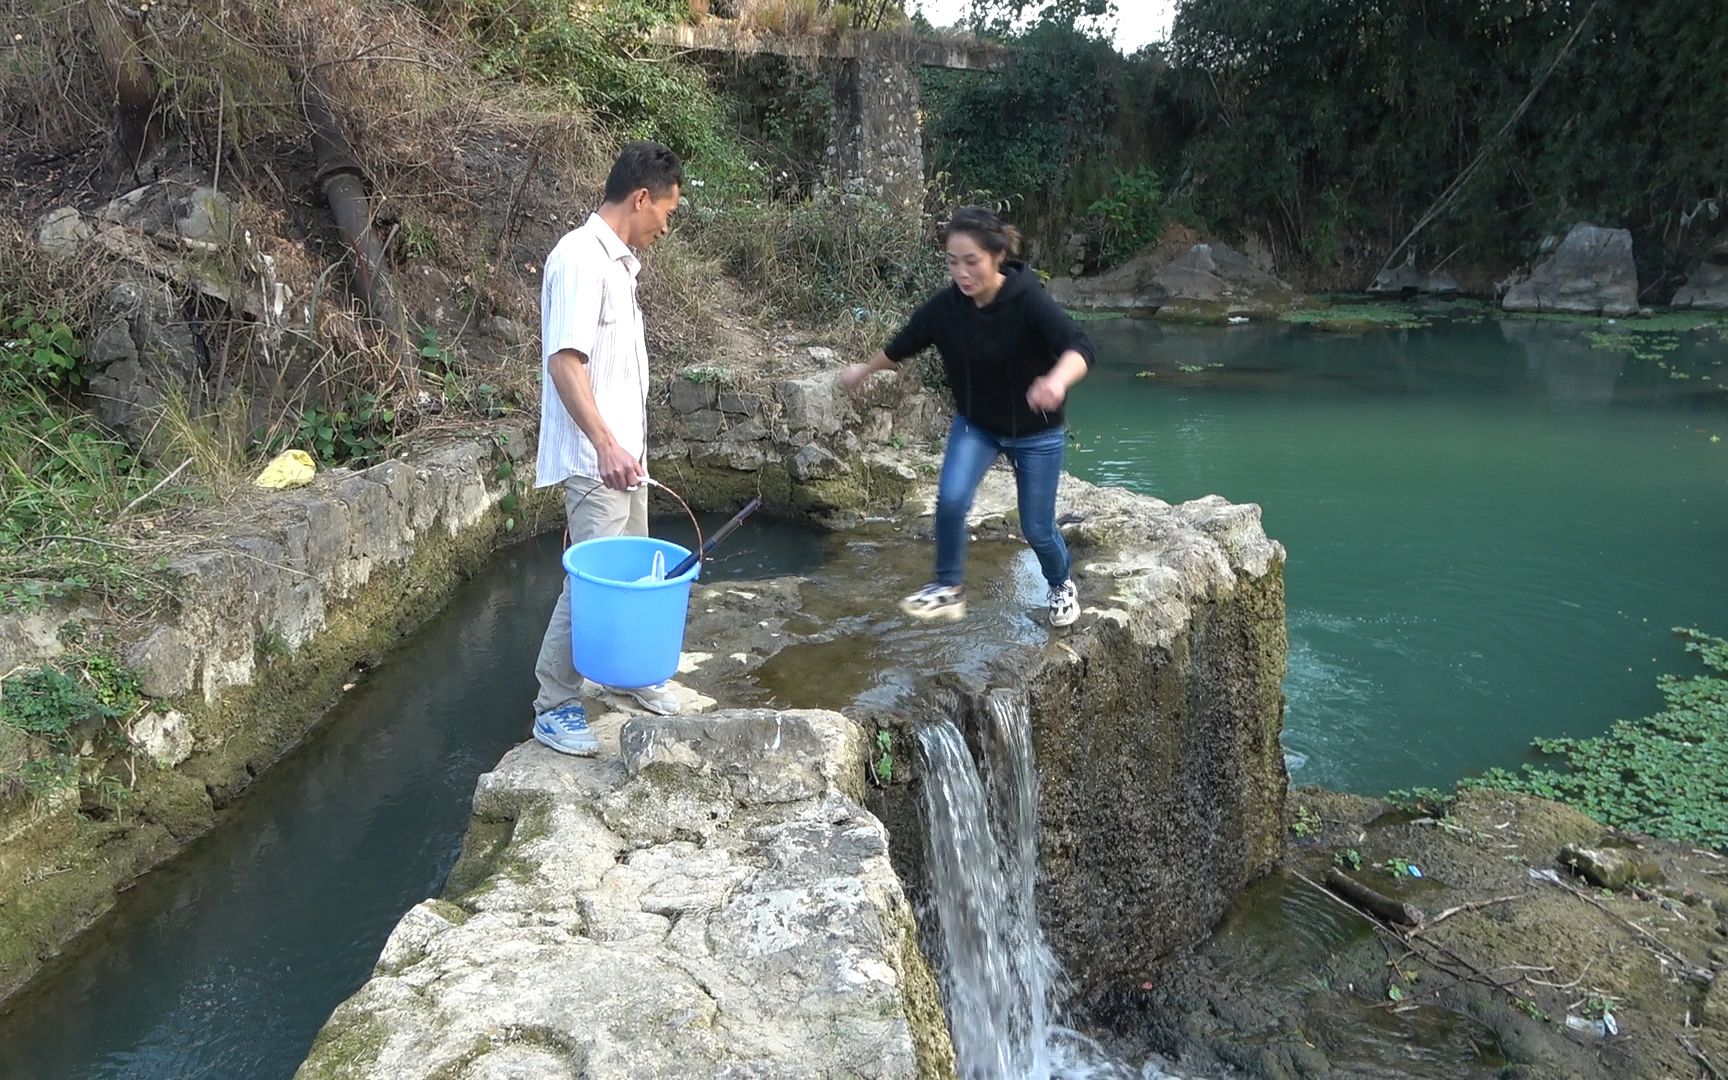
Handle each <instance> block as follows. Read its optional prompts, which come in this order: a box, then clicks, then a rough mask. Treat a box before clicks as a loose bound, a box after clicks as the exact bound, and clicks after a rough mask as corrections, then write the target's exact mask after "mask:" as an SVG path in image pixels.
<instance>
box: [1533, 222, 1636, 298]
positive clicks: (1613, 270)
mask: <svg viewBox="0 0 1728 1080" xmlns="http://www.w3.org/2000/svg"><path fill="white" fill-rule="evenodd" d="M1500 306H1501V307H1503V308H1505V309H1506V310H1507V311H1536V312H1560V313H1565V314H1573V315H1611V316H1615V317H1621V316H1626V315H1631V314H1633V313H1635V312H1636V311H1637V310H1638V267H1637V265H1636V264H1635V263H1634V262H1633V260H1632V234H1631V232H1629V231H1628V230H1626V229H1605V228H1602V227H1601V226H1599V225H1590V224H1586V223H1584V222H1579V223H1578V224H1576V225H1574V226H1572V230H1571V231H1570V232H1568V233H1567V234H1566V239H1564V240H1562V241H1561V242H1560V244H1559V246H1557V247H1556V248H1555V249H1554V252H1553V254H1551V255H1550V256H1549V257H1548V258H1546V259H1545V260H1543V261H1542V262H1540V263H1538V264H1537V265H1536V268H1535V269H1534V270H1532V271H1530V272H1529V273H1528V274H1526V275H1524V276H1523V277H1522V278H1520V279H1518V280H1516V281H1514V282H1513V283H1512V284H1511V285H1510V286H1509V287H1508V288H1507V290H1506V295H1505V297H1504V298H1502V300H1501V302H1500Z"/></svg>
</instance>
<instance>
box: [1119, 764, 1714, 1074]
mask: <svg viewBox="0 0 1728 1080" xmlns="http://www.w3.org/2000/svg"><path fill="white" fill-rule="evenodd" d="M1290 804H1291V809H1292V826H1293V832H1294V833H1299V834H1301V835H1300V836H1298V837H1297V838H1296V839H1294V840H1293V842H1292V850H1291V854H1290V858H1289V860H1288V862H1287V864H1286V865H1285V867H1283V868H1282V869H1281V870H1280V872H1278V873H1277V874H1274V875H1273V876H1271V877H1268V878H1266V879H1264V880H1262V881H1261V882H1259V883H1257V884H1255V885H1254V886H1251V887H1250V888H1249V890H1248V891H1247V892H1245V893H1244V894H1243V896H1242V897H1241V899H1240V900H1238V901H1237V902H1236V903H1235V904H1234V905H1232V907H1231V910H1230V912H1229V914H1228V915H1227V916H1226V917H1225V918H1224V920H1223V921H1222V922H1221V923H1220V925H1219V928H1218V932H1217V933H1216V934H1215V935H1214V936H1213V937H1212V938H1211V939H1209V940H1208V941H1207V942H1206V943H1205V944H1203V945H1201V946H1200V947H1199V948H1197V949H1193V950H1185V951H1184V952H1183V953H1181V954H1180V955H1179V956H1178V957H1177V958H1176V959H1175V960H1174V961H1173V962H1172V963H1170V964H1168V965H1167V966H1166V967H1164V968H1163V969H1162V970H1161V971H1160V972H1158V973H1157V974H1156V975H1154V976H1153V977H1152V978H1151V979H1149V980H1147V981H1146V982H1145V983H1144V984H1143V985H1142V984H1127V985H1124V986H1122V987H1120V988H1119V989H1118V992H1117V993H1116V994H1115V995H1114V997H1113V1000H1112V1002H1111V1008H1110V1010H1109V1012H1108V1016H1109V1019H1110V1021H1111V1024H1112V1026H1113V1027H1114V1028H1115V1029H1116V1030H1118V1031H1137V1032H1139V1033H1140V1035H1141V1038H1140V1040H1139V1042H1138V1044H1137V1045H1139V1046H1141V1047H1150V1048H1155V1049H1158V1050H1161V1051H1163V1052H1165V1053H1167V1054H1169V1055H1171V1056H1172V1057H1173V1058H1174V1059H1175V1060H1176V1061H1177V1062H1178V1067H1179V1068H1180V1069H1181V1071H1182V1072H1184V1073H1193V1074H1198V1075H1208V1076H1210V1075H1220V1074H1224V1075H1246V1076H1253V1077H1275V1078H1286V1077H1313V1076H1364V1077H1367V1076H1400V1077H1412V1078H1421V1080H1443V1078H1444V1080H1452V1078H1472V1077H1482V1078H1487V1077H1507V1076H1516V1077H1520V1078H1533V1080H1534V1078H1543V1080H1547V1078H1554V1080H1560V1078H1592V1080H1594V1078H1603V1080H1606V1078H1608V1077H1616V1078H1620V1077H1628V1078H1649V1080H1655V1078H1657V1077H1664V1078H1668V1077H1682V1076H1697V1075H1707V1074H1705V1073H1704V1072H1703V1071H1702V1069H1703V1067H1702V1065H1701V1064H1700V1057H1699V1055H1700V1054H1701V1055H1703V1056H1704V1057H1705V1058H1707V1059H1708V1060H1710V1061H1712V1062H1715V1061H1720V1060H1722V1058H1723V1057H1724V1055H1728V1010H1724V1009H1723V1007H1722V994H1723V992H1724V991H1723V988H1722V987H1721V986H1720V985H1718V984H1719V983H1720V982H1721V978H1720V976H1721V973H1722V970H1723V965H1724V961H1728V951H1724V949H1723V942H1725V941H1728V937H1725V936H1724V935H1725V934H1728V925H1724V920H1723V914H1724V912H1728V885H1725V884H1724V872H1723V868H1724V865H1725V863H1724V860H1723V859H1722V858H1721V857H1720V856H1719V855H1716V854H1714V853H1711V852H1704V851H1699V850H1695V849H1693V848H1692V847H1691V846H1689V845H1682V844H1667V843H1662V842H1659V841H1649V840H1635V839H1634V838H1629V837H1625V836H1619V835H1616V834H1613V833H1611V832H1609V831H1608V830H1605V829H1604V828H1603V827H1602V826H1601V825H1599V824H1598V823H1596V822H1594V821H1592V820H1590V819H1589V818H1586V817H1584V816H1583V815H1581V814H1579V813H1577V812H1575V811H1573V810H1570V809H1568V808H1566V807H1563V806H1559V805H1556V804H1554V803H1550V802H1546V801H1544V800H1541V799H1533V798H1529V797H1526V796H1518V795H1506V794H1502V793H1499V792H1491V791H1477V792H1465V793H1463V794H1462V795H1460V796H1459V797H1458V798H1456V799H1454V800H1451V801H1449V802H1446V803H1437V804H1434V805H1420V806H1410V805H1403V806H1392V805H1389V804H1388V803H1386V802H1384V801H1382V800H1379V799H1369V798H1363V797H1360V796H1353V795H1340V794H1335V793H1331V792H1324V791H1319V790H1313V789H1304V790H1299V791H1296V792H1293V793H1292V795H1291V800H1290ZM1568 845H1570V846H1572V847H1573V848H1574V849H1575V848H1579V847H1582V848H1595V849H1598V850H1601V849H1604V847H1605V846H1611V847H1618V848H1620V849H1622V850H1626V851H1628V852H1630V853H1631V854H1634V855H1636V856H1637V857H1639V858H1641V859H1646V860H1648V861H1650V862H1651V863H1653V864H1655V866H1656V868H1658V869H1659V870H1660V871H1661V873H1662V876H1664V877H1665V878H1666V879H1667V882H1668V883H1667V884H1666V885H1664V886H1655V887H1650V888H1642V887H1641V888H1636V889H1627V890H1625V891H1621V892H1617V893H1607V894H1605V893H1603V892H1602V891H1601V889H1600V888H1598V887H1597V886H1595V885H1593V884H1591V883H1590V882H1589V880H1588V879H1587V878H1584V877H1574V876H1573V874H1572V872H1571V870H1570V869H1569V868H1568V867H1567V866H1566V865H1565V863H1564V860H1563V859H1561V858H1560V857H1559V853H1560V852H1561V851H1562V850H1563V849H1566V848H1567V847H1568ZM1340 865H1341V866H1344V867H1345V868H1346V869H1347V870H1348V871H1349V872H1350V873H1351V875H1352V876H1353V877H1356V878H1358V879H1360V880H1362V881H1364V882H1366V883H1368V884H1370V885H1372V886H1373V887H1374V888H1375V889H1376V890H1377V891H1380V892H1383V893H1385V894H1388V895H1390V896H1393V897H1396V898H1398V899H1400V900H1404V901H1406V902H1410V903H1413V904H1416V905H1418V906H1419V907H1420V908H1421V909H1422V910H1423V911H1424V912H1425V913H1426V916H1427V918H1426V921H1425V923H1424V924H1423V925H1422V926H1420V927H1417V928H1416V929H1414V930H1404V931H1402V932H1401V936H1393V935H1392V934H1390V933H1389V932H1387V931H1386V930H1383V929H1382V930H1377V929H1376V928H1375V926H1374V924H1372V923H1371V922H1370V921H1369V920H1368V919H1367V918H1366V917H1365V916H1364V915H1363V914H1362V913H1361V912H1359V911H1357V910H1356V909H1355V908H1353V907H1352V906H1351V905H1349V904H1347V903H1345V902H1344V901H1343V900H1342V899H1340V898H1338V897H1337V896H1335V895H1334V894H1333V893H1332V892H1330V891H1329V890H1326V889H1325V888H1324V887H1323V886H1322V885H1321V883H1322V882H1323V880H1324V877H1325V873H1326V871H1327V869H1329V868H1331V867H1333V866H1340ZM1410 866H1415V867H1416V868H1418V870H1419V872H1420V873H1421V875H1422V876H1421V877H1420V878H1417V877H1414V876H1412V875H1411V873H1410V871H1409V867H1410ZM1647 872H1648V871H1647ZM1604 1011H1606V1012H1607V1013H1608V1014H1610V1015H1611V1016H1612V1017H1613V1018H1614V1022H1613V1028H1614V1033H1612V1034H1599V1033H1598V1029H1597V1027H1596V1023H1597V1022H1598V1021H1599V1020H1600V1019H1601V1017H1602V1014H1603V1012H1604ZM1568 1017H1571V1018H1572V1020H1571V1021H1568ZM1600 1030H1601V1031H1602V1032H1607V1031H1608V1028H1607V1026H1606V1025H1604V1026H1603V1027H1602V1028H1601V1029H1600ZM1694 1051H1696V1053H1694Z"/></svg>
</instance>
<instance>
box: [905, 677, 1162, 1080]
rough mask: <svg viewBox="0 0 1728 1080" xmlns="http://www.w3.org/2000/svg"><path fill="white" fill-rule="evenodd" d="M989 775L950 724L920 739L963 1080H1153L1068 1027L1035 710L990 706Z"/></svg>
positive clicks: (944, 966)
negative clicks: (1052, 920) (1045, 869)
mask: <svg viewBox="0 0 1728 1080" xmlns="http://www.w3.org/2000/svg"><path fill="white" fill-rule="evenodd" d="M984 717H985V726H984V730H983V731H981V732H979V733H978V740H979V743H980V746H981V756H982V758H983V760H984V766H983V768H982V769H980V767H979V766H978V765H977V764H976V763H975V762H974V760H973V756H972V752H971V750H970V749H968V747H967V744H966V739H965V737H964V736H962V735H961V733H960V729H959V728H957V727H955V725H954V723H953V722H952V721H950V720H947V719H943V720H938V721H937V722H935V723H932V724H929V725H926V726H925V727H923V728H921V729H919V732H918V745H919V750H920V753H921V755H922V760H923V766H924V769H923V777H924V780H923V785H922V786H923V792H924V824H925V857H926V860H927V868H928V871H929V882H930V898H929V906H930V909H931V911H932V912H934V914H935V917H936V925H937V927H938V928H939V930H940V941H941V945H940V955H939V956H938V958H937V964H936V967H937V970H938V973H939V975H940V978H941V980H942V990H943V999H944V1003H945V1004H946V1006H947V1010H948V1026H949V1031H950V1033H951V1034H952V1036H953V1039H954V1053H955V1057H956V1060H957V1062H958V1064H959V1073H960V1077H961V1080H1046V1078H1056V1077H1060V1078H1066V1080H1131V1078H1144V1080H1152V1078H1155V1077H1163V1076H1166V1075H1167V1074H1165V1073H1163V1072H1160V1071H1158V1069H1157V1068H1156V1067H1155V1066H1153V1065H1147V1066H1144V1067H1143V1068H1140V1069H1134V1068H1130V1067H1128V1066H1126V1065H1123V1064H1121V1063H1118V1062H1114V1061H1111V1060H1110V1059H1109V1057H1108V1056H1107V1055H1106V1054H1105V1053H1104V1052H1103V1050H1102V1049H1101V1048H1100V1047H1099V1046H1098V1045H1096V1044H1095V1043H1094V1042H1093V1041H1092V1040H1090V1039H1087V1038H1086V1037H1085V1036H1084V1035H1081V1034H1080V1033H1079V1032H1076V1031H1074V1030H1072V1029H1070V1028H1067V1027H1064V1026H1062V1025H1061V1024H1060V1023H1058V1018H1059V1016H1060V1012H1059V1007H1060V1005H1061V1000H1062V991H1063V985H1062V973H1061V969H1060V967H1059V966H1058V964H1057V962H1056V958H1055V957H1054V956H1053V955H1052V954H1051V952H1050V949H1049V946H1048V945H1047V944H1046V943H1045V941H1044V934H1043V931H1042V930H1041V929H1040V928H1039V926H1038V908H1037V901H1036V898H1035V893H1034V885H1035V883H1036V881H1037V876H1038V781H1037V775H1036V772H1035V769H1034V764H1033V759H1032V722H1031V717H1030V716H1029V715H1028V714H1027V708H1026V702H1025V699H1024V698H1022V697H1020V696H1019V695H1016V694H1009V693H1005V692H996V693H992V694H991V695H990V698H989V701H988V706H987V708H986V709H985V710H984Z"/></svg>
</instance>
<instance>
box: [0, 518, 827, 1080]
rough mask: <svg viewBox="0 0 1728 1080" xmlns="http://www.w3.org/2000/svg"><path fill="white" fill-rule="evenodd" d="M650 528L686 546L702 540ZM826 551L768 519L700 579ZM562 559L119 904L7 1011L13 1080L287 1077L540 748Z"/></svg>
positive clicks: (416, 658) (453, 626) (475, 586)
mask: <svg viewBox="0 0 1728 1080" xmlns="http://www.w3.org/2000/svg"><path fill="white" fill-rule="evenodd" d="M724 518H725V515H720V516H718V517H715V518H713V519H711V520H709V521H705V522H704V529H705V530H711V529H712V528H713V527H714V526H715V525H718V524H719V523H720V522H721V521H723V520H724ZM654 531H655V534H656V535H658V536H664V537H666V538H668V539H673V540H677V541H679V542H681V543H685V544H688V543H689V542H690V537H689V524H688V522H684V523H679V522H677V521H674V520H671V519H666V520H663V521H657V522H656V523H655V529H654ZM823 550H824V549H823V548H822V546H821V545H820V544H819V543H817V542H816V541H815V538H814V535H813V534H811V533H809V532H806V531H804V530H802V529H798V528H795V527H792V526H786V525H780V524H776V523H773V522H770V521H765V520H763V519H761V518H756V519H753V520H752V521H751V522H750V524H749V525H748V526H747V527H746V528H744V529H741V530H739V531H738V532H737V533H735V534H734V535H733V536H732V537H731V538H730V539H729V540H728V541H727V542H726V545H725V548H724V549H722V550H719V551H717V552H716V555H718V556H723V558H721V559H719V560H718V561H716V562H714V563H711V564H710V566H711V569H710V571H709V572H708V573H707V574H705V580H709V581H715V580H738V579H749V578H759V577H764V576H768V575H777V574H784V573H799V572H804V571H807V570H810V569H813V568H814V565H813V561H814V560H818V559H820V558H821V557H822V552H823ZM557 559H558V537H557V536H555V535H548V536H543V537H540V538H538V539H536V540H533V541H530V542H528V543H524V544H520V545H517V546H515V547H512V548H509V549H507V550H506V551H503V552H501V553H499V554H498V555H497V556H496V557H495V558H494V559H493V560H492V562H491V563H490V564H489V565H488V566H487V567H486V569H485V570H484V571H483V572H482V573H481V574H479V575H478V576H477V577H476V578H475V580H473V581H471V582H469V583H468V584H466V585H465V586H463V587H462V589H461V590H460V591H459V592H458V594H457V595H456V597H455V599H454V600H453V601H452V602H451V604H450V605H449V607H448V608H447V609H446V610H445V611H444V612H443V613H442V614H441V615H439V616H438V617H437V618H436V619H435V620H433V621H432V622H431V623H430V624H428V625H427V626H426V627H424V628H422V629H421V630H420V631H418V632H417V633H415V634H414V635H412V636H411V637H410V638H409V639H408V640H407V641H405V642H403V643H402V644H401V646H400V647H399V648H398V649H397V651H396V652H394V653H393V654H391V656H390V657H389V658H388V659H387V660H386V662H385V663H383V664H381V665H380V666H378V667H377V668H376V669H374V670H372V671H371V672H369V673H367V674H366V675H365V676H364V677H363V678H361V679H360V680H359V681H358V682H357V684H356V685H355V686H354V689H353V690H352V691H351V692H349V693H348V694H347V695H346V696H345V697H344V698H343V699H342V701H341V702H340V703H339V704H338V705H337V707H336V708H335V710H334V711H333V713H332V715H331V716H330V717H329V718H328V721H327V722H326V723H325V724H324V725H323V726H322V727H320V728H319V729H318V731H316V732H315V733H314V734H313V735H312V736H311V737H310V738H309V739H308V740H307V742H306V743H305V745H303V746H301V747H300V748H298V749H297V750H296V751H294V752H293V753H292V754H290V755H289V756H288V758H286V759H285V760H284V761H282V762H281V763H280V764H278V765H277V766H276V767H275V768H273V769H271V770H270V771H269V772H268V773H266V774H265V775H264V776H263V777H261V778H260V779H259V780H258V782H257V783H256V784H255V785H254V786H253V788H252V790H251V791H250V792H249V793H248V794H247V795H246V797H245V798H243V799H242V800H240V802H239V803H238V804H237V805H236V806H235V807H233V808H232V809H231V811H230V812H229V813H228V814H227V815H226V816H225V818H224V820H223V821H222V823H221V824H220V825H219V826H218V827H217V828H216V829H215V830H214V831H212V832H211V833H210V834H209V835H208V836H205V837H204V838H203V839H201V840H200V841H198V842H197V843H196V844H194V845H193V846H192V847H191V848H189V849H188V850H187V851H186V852H184V853H183V854H182V856H181V857H180V858H179V859H177V860H176V861H174V862H173V863H172V864H170V865H169V866H167V867H165V868H163V869H162V870H159V871H157V872H155V873H152V874H149V875H147V876H146V877H145V878H144V879H143V880H142V881H140V882H139V883H138V885H137V886H136V887H135V888H133V889H131V890H130V891H129V892H127V893H126V894H125V895H124V896H122V897H121V902H120V903H119V905H118V907H117V909H116V911H115V912H114V913H113V914H112V915H111V916H110V917H109V918H107V919H106V920H104V921H103V922H102V924H101V925H100V926H98V927H97V928H96V929H95V930H94V931H92V932H91V933H90V934H87V935H86V936H85V937H84V938H83V939H82V940H81V941H80V942H79V943H78V944H77V946H76V947H75V948H74V950H73V952H72V954H71V955H70V956H69V957H67V958H65V959H63V960H62V961H61V962H60V963H59V964H57V965H56V966H55V967H54V968H53V969H51V970H50V971H49V972H48V973H47V974H46V975H45V976H44V977H43V978H41V979H40V980H38V982H37V984H36V986H35V987H33V988H32V989H31V990H29V991H27V992H26V993H25V994H24V995H23V996H22V997H21V998H19V999H18V1000H16V1001H15V1002H13V1003H12V1005H11V1006H10V1007H9V1009H8V1010H7V1011H6V1012H5V1013H3V1014H0V1078H4V1080H93V1078H98V1077H101V1078H125V1080H169V1078H173V1080H195V1078H209V1080H218V1078H220V1080H241V1078H244V1080H267V1078H272V1077H289V1076H292V1075H293V1073H294V1070H295V1069H296V1068H297V1067H298V1066H299V1064H300V1062H301V1061H302V1060H303V1059H304V1058H305V1056H306V1051H307V1048H308V1047H310V1046H311V1044H312V1039H313V1037H314V1036H315V1035H316V1034H317V1032H318V1029H319V1028H320V1027H321V1026H322V1025H323V1023H324V1021H325V1020H326V1019H327V1018H328V1017H329V1015H330V1011H331V1009H333V1008H335V1006H336V1005H337V1003H339V1002H340V1001H342V1000H343V999H344V998H346V997H348V995H350V994H352V993H353V992H354V991H355V990H356V989H358V988H359V986H360V984H361V983H363V982H364V981H365V979H366V977H367V975H368V974H369V973H370V972H371V969H372V964H373V962H374V961H375V960H376V959H377V956H378V950H379V949H380V948H381V947H382V946H383V944H384V939H385V937H387V936H388V935H389V933H390V930H391V928H392V927H394V926H395V924H396V921H397V920H398V919H399V918H401V916H402V913H403V912H404V911H406V910H407V909H408V908H409V907H411V906H413V905H414V904H415V903H417V902H418V901H420V900H421V899H423V898H425V897H427V896H430V895H432V894H433V893H435V892H437V891H438V889H439V887H440V886H441V885H442V883H443V881H444V877H445V875H446V874H447V873H448V872H449V870H450V867H451V865H452V864H453V863H454V861H455V858H456V853H457V850H458V848H459V847H460V845H461V841H462V834H463V831H464V829H465V828H466V825H467V819H468V807H469V801H470V799H471V797H472V795H473V791H474V782H475V780H476V778H478V777H479V775H480V774H481V773H482V772H485V771H486V770H487V769H490V768H491V767H492V766H493V765H494V764H496V763H497V761H498V759H499V758H500V757H502V756H503V755H504V752H505V751H506V750H508V749H509V748H510V747H511V746H513V745H515V744H516V743H518V742H521V741H522V740H523V739H524V738H526V737H527V735H528V728H529V719H530V718H529V713H528V708H529V702H530V701H531V700H532V698H533V695H534V675H533V667H534V656H535V654H536V652H537V651H538V650H539V647H540V637H541V634H542V632H543V631H544V630H545V627H546V618H547V616H548V615H549V614H550V613H551V607H552V601H553V599H555V597H556V590H557V588H558V573H559V568H558V561H557Z"/></svg>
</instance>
